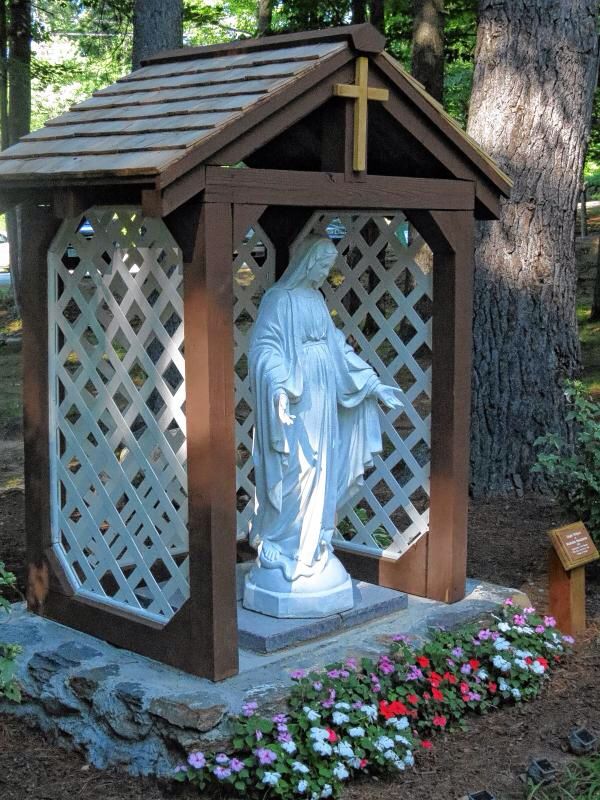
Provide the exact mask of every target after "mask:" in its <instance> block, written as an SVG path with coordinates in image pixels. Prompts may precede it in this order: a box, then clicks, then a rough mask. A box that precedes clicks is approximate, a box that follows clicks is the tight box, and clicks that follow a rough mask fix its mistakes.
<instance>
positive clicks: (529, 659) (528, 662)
mask: <svg viewBox="0 0 600 800" xmlns="http://www.w3.org/2000/svg"><path fill="white" fill-rule="evenodd" d="M525 663H526V664H527V665H528V666H529V664H533V658H531V656H527V658H526V659H525Z"/></svg>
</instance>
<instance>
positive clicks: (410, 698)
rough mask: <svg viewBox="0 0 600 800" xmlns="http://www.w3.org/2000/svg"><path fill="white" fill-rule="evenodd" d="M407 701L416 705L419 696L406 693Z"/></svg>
mask: <svg viewBox="0 0 600 800" xmlns="http://www.w3.org/2000/svg"><path fill="white" fill-rule="evenodd" d="M406 700H407V702H409V703H411V704H412V705H413V706H416V705H417V703H418V702H419V698H418V697H417V695H416V694H407V695H406Z"/></svg>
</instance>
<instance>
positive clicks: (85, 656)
mask: <svg viewBox="0 0 600 800" xmlns="http://www.w3.org/2000/svg"><path fill="white" fill-rule="evenodd" d="M56 652H57V653H58V654H59V655H60V656H61V657H62V658H67V659H70V660H71V661H79V662H81V661H88V660H89V659H90V658H98V657H99V656H101V655H102V653H101V652H100V651H99V650H94V648H93V647H90V646H89V645H87V644H82V643H81V642H65V643H64V644H61V645H60V647H57V648H56Z"/></svg>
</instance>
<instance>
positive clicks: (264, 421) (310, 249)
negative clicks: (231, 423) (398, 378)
mask: <svg viewBox="0 0 600 800" xmlns="http://www.w3.org/2000/svg"><path fill="white" fill-rule="evenodd" d="M336 258H337V251H336V248H335V246H334V244H333V243H332V242H331V241H330V240H329V239H327V238H325V237H320V236H308V237H307V238H306V239H304V240H303V241H302V243H301V244H300V245H299V247H298V248H297V249H296V251H295V252H294V253H293V256H292V259H291V261H290V264H289V265H288V267H287V269H286V271H285V273H284V274H283V276H282V277H281V278H280V280H279V281H277V282H276V283H275V284H274V285H273V287H272V288H271V289H269V291H267V292H266V293H265V295H264V297H263V299H262V302H261V305H260V310H259V313H258V317H257V320H256V323H255V325H254V328H253V331H252V334H251V339H250V350H249V356H248V362H249V370H250V383H251V389H252V393H253V395H254V406H255V415H256V423H255V429H254V446H253V453H252V456H253V461H254V474H255V481H256V504H255V513H254V517H253V521H252V525H251V533H250V540H251V542H252V544H253V545H254V546H255V547H256V548H257V550H258V558H257V562H256V564H255V566H254V567H253V568H252V569H251V571H250V572H249V574H248V575H247V576H246V583H245V588H244V606H245V607H246V608H249V609H252V610H254V611H259V612H261V613H263V614H268V615H270V616H274V617H323V616H328V615H330V614H335V613H339V612H341V611H347V610H348V609H350V608H352V606H353V602H354V601H353V591H352V582H351V580H350V576H349V575H348V573H347V572H346V570H345V569H344V567H343V565H342V563H341V562H340V561H339V559H338V558H337V557H336V555H335V554H334V552H333V547H332V541H331V540H332V536H333V533H334V530H335V524H336V510H337V509H338V508H340V507H341V506H343V505H344V504H345V503H346V502H347V501H348V500H350V499H352V497H353V496H354V495H355V494H356V492H357V490H358V489H359V487H360V485H361V483H362V482H363V480H364V472H365V470H366V469H367V468H368V467H369V466H371V465H372V463H373V456H374V454H375V453H378V452H380V451H381V449H382V444H381V429H380V425H379V418H378V409H377V400H378V399H379V400H380V401H381V402H382V403H383V404H384V405H386V406H387V407H388V408H399V407H400V406H402V402H401V400H400V394H401V392H400V390H399V389H396V388H392V387H389V386H385V385H384V384H382V383H381V381H380V380H379V378H378V376H377V375H376V373H375V372H374V370H373V369H372V368H371V367H370V366H369V365H368V364H367V363H366V362H365V361H363V360H362V359H361V358H359V356H358V355H357V354H356V353H355V351H354V350H353V349H352V347H351V346H350V345H349V344H348V343H347V342H346V341H345V339H344V336H343V334H342V333H341V331H339V330H338V329H336V327H335V325H334V324H333V321H332V319H331V315H330V313H329V310H328V308H327V306H326V304H325V300H324V297H323V295H322V294H321V292H320V291H319V287H320V286H321V285H322V283H323V282H324V281H325V279H326V278H327V276H328V274H329V271H330V269H331V267H332V266H333V264H334V262H335V260H336Z"/></svg>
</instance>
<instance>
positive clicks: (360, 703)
mask: <svg viewBox="0 0 600 800" xmlns="http://www.w3.org/2000/svg"><path fill="white" fill-rule="evenodd" d="M363 706H364V703H363V701H362V700H355V701H354V703H352V708H362V707H363Z"/></svg>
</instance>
